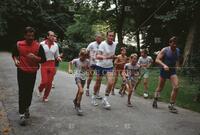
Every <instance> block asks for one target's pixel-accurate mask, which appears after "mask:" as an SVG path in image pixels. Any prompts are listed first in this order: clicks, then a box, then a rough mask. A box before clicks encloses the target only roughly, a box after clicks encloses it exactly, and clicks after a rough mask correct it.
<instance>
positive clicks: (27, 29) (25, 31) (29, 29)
mask: <svg viewBox="0 0 200 135" xmlns="http://www.w3.org/2000/svg"><path fill="white" fill-rule="evenodd" d="M29 32H30V33H32V32H33V33H34V34H35V29H34V28H33V27H30V26H28V27H26V28H25V30H24V34H27V33H29Z"/></svg>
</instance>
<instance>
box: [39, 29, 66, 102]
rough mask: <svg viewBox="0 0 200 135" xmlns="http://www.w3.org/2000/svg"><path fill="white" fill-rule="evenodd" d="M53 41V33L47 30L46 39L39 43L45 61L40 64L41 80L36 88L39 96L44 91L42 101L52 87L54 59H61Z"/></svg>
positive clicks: (54, 71) (46, 98) (45, 98)
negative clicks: (42, 49)
mask: <svg viewBox="0 0 200 135" xmlns="http://www.w3.org/2000/svg"><path fill="white" fill-rule="evenodd" d="M54 41H55V33H54V32H53V31H48V33H47V39H46V40H45V41H43V42H41V43H40V45H41V46H42V47H43V48H44V52H45V56H46V62H44V63H43V64H41V77H42V80H41V83H40V85H39V87H38V90H39V96H40V97H41V96H42V94H43V92H44V94H43V98H42V100H43V101H44V102H47V101H48V96H49V94H50V91H51V88H52V81H53V79H54V75H55V73H56V67H55V60H57V61H61V60H62V59H61V58H60V54H59V48H58V45H57V44H56V43H55V42H54Z"/></svg>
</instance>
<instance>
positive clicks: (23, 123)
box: [19, 114, 26, 126]
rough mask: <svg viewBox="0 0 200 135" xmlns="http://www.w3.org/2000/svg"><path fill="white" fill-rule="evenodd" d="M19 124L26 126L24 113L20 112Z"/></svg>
mask: <svg viewBox="0 0 200 135" xmlns="http://www.w3.org/2000/svg"><path fill="white" fill-rule="evenodd" d="M19 124H20V125H21V126H26V118H25V115H24V114H20V120H19Z"/></svg>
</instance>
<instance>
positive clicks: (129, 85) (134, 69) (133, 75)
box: [123, 54, 140, 107]
mask: <svg viewBox="0 0 200 135" xmlns="http://www.w3.org/2000/svg"><path fill="white" fill-rule="evenodd" d="M137 57H138V56H137V54H132V55H131V56H130V62H129V63H127V64H125V66H124V72H123V80H124V81H125V82H126V89H127V90H128V102H127V106H128V107H132V106H133V105H132V104H131V101H130V100H131V95H132V92H133V91H134V87H135V84H136V82H137V78H138V76H139V75H140V72H139V70H140V65H139V64H137Z"/></svg>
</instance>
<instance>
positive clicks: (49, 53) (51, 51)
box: [40, 41, 60, 61]
mask: <svg viewBox="0 0 200 135" xmlns="http://www.w3.org/2000/svg"><path fill="white" fill-rule="evenodd" d="M40 45H42V47H43V49H44V52H45V56H46V60H47V61H49V60H55V59H56V58H57V57H58V56H60V54H59V48H58V45H57V44H56V43H55V42H54V44H53V45H51V47H50V48H49V46H48V45H47V44H46V41H42V42H40Z"/></svg>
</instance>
